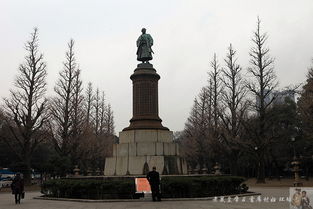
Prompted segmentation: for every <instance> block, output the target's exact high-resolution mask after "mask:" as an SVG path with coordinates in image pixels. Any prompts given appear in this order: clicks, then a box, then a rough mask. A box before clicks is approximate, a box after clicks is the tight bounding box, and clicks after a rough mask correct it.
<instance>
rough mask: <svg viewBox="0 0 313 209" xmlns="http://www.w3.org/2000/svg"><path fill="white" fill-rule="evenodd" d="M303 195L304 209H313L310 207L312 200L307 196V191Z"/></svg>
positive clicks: (302, 204) (302, 203)
mask: <svg viewBox="0 0 313 209" xmlns="http://www.w3.org/2000/svg"><path fill="white" fill-rule="evenodd" d="M301 194H302V199H301V206H302V209H312V206H311V205H310V199H309V197H308V196H307V195H306V191H302V192H301Z"/></svg>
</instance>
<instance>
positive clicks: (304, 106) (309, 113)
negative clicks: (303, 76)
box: [298, 60, 313, 141]
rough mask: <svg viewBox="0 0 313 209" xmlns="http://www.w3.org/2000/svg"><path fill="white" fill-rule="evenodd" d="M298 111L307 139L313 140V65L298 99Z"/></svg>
mask: <svg viewBox="0 0 313 209" xmlns="http://www.w3.org/2000/svg"><path fill="white" fill-rule="evenodd" d="M312 63H313V60H312ZM298 113H299V117H300V119H301V121H302V124H301V127H302V131H303V135H304V137H305V139H307V140H311V141H313V65H312V66H311V67H310V68H309V69H308V74H307V82H306V84H305V85H304V86H303V90H302V92H301V95H300V98H299V100H298Z"/></svg>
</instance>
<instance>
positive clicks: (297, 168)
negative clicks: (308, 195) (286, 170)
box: [291, 137, 303, 187]
mask: <svg viewBox="0 0 313 209" xmlns="http://www.w3.org/2000/svg"><path fill="white" fill-rule="evenodd" d="M291 142H292V145H293V161H292V162H291V165H292V167H293V168H292V171H293V172H294V176H295V180H294V182H293V186H295V187H298V186H302V185H303V184H302V183H301V182H300V177H299V172H300V171H301V169H300V161H299V160H298V158H297V155H296V148H295V142H296V138H295V137H291Z"/></svg>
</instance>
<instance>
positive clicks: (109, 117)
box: [104, 104, 115, 135]
mask: <svg viewBox="0 0 313 209" xmlns="http://www.w3.org/2000/svg"><path fill="white" fill-rule="evenodd" d="M104 124H105V126H106V129H105V133H106V134H108V135H114V134H115V131H114V129H115V126H114V116H113V110H112V108H111V105H110V104H108V105H107V106H105V123H104Z"/></svg>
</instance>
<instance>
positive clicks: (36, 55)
mask: <svg viewBox="0 0 313 209" xmlns="http://www.w3.org/2000/svg"><path fill="white" fill-rule="evenodd" d="M25 49H26V51H27V53H28V54H27V55H26V56H25V63H23V64H21V65H20V66H19V69H18V75H17V77H16V79H15V83H14V85H15V87H16V88H15V89H14V90H11V91H10V93H11V96H10V98H5V99H4V102H5V113H6V116H7V117H6V118H7V125H8V126H9V128H10V131H11V133H12V136H13V137H12V138H10V139H7V140H6V141H7V144H8V145H10V147H11V149H12V150H13V151H14V152H15V154H16V155H17V156H18V157H19V159H20V160H21V161H22V162H23V163H24V164H25V170H24V172H23V173H24V177H25V180H26V182H27V183H30V180H31V178H30V177H31V176H30V174H31V157H32V154H33V152H34V150H35V149H36V147H37V146H38V145H39V144H40V143H41V142H42V141H43V140H44V139H45V135H44V134H43V131H42V128H43V126H44V125H45V123H46V121H47V118H48V115H47V114H46V104H47V100H46V99H45V97H44V95H45V93H46V85H47V83H46V77H47V71H46V63H45V62H44V61H43V54H41V53H40V52H39V44H38V29H37V28H35V29H34V32H33V33H32V34H31V38H30V41H27V42H26V44H25ZM12 142H14V143H13V144H16V145H17V146H12Z"/></svg>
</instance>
